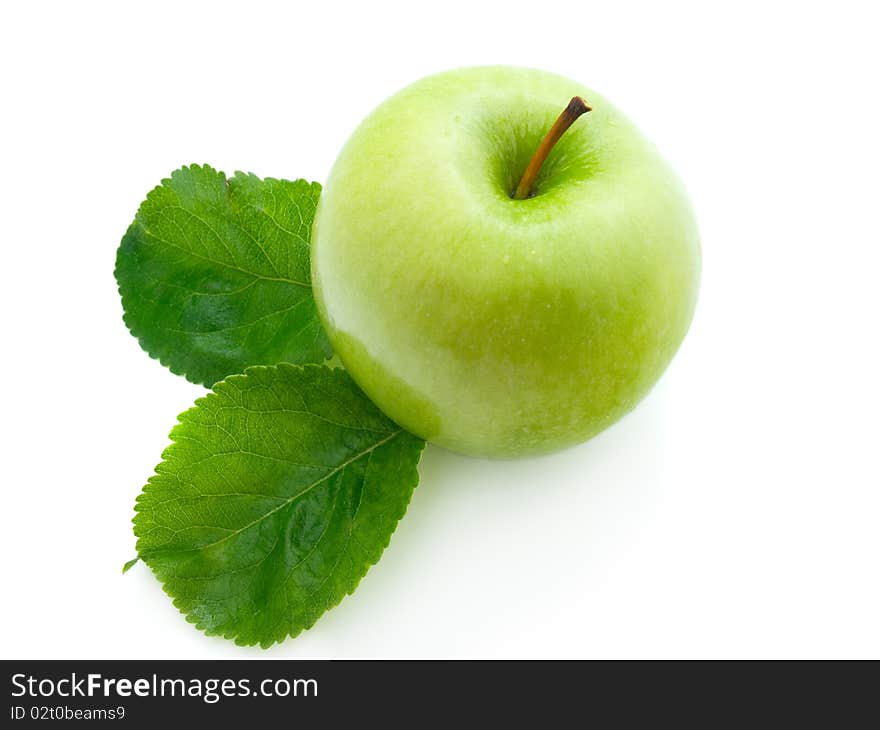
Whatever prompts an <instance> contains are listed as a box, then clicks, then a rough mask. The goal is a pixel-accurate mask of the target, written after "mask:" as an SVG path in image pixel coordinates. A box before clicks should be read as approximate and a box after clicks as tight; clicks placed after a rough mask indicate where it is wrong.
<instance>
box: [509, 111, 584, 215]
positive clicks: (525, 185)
mask: <svg viewBox="0 0 880 730" xmlns="http://www.w3.org/2000/svg"><path fill="white" fill-rule="evenodd" d="M591 109H592V107H590V105H589V104H587V102H586V101H585V100H584V99H582V98H581V97H579V96H575V97H574V98H572V100H571V101H570V102H568V106H567V107H565V110H564V111H563V112H562V114H560V115H559V117H557V119H556V121H555V122H553V126H552V127H550V131H549V132H547V134H546V136H545V137H544V139H542V140H541V144H539V145H538V149H536V150H535V154H534V155H532V160H531V162H529V166H528V167H527V168H526V171H525V172H524V173H523V176H522V178H521V179H520V181H519V185H517V186H516V192H515V193H514V194H513V199H514V200H525V199H526V198H528V197H529V196H530V195H531V194H532V187H533V186H534V184H535V180H537V179H538V173H539V172H540V171H541V165H543V164H544V160H546V159H547V155H549V154H550V150H552V149H553V145H555V144H556V143H557V142H558V141H559V138H560V137H561V136H562V135H563V134H565V130H566V129H568V128H569V127H570V126H571V125H572V124H574V123H575V120H576V119H577V118H578V117H579V116H580V115H581V114H585V113H586V112H588V111H591Z"/></svg>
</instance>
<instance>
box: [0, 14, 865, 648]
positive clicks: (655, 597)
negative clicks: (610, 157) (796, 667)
mask: <svg viewBox="0 0 880 730" xmlns="http://www.w3.org/2000/svg"><path fill="white" fill-rule="evenodd" d="M870 6H871V4H870V3H868V2H864V3H850V2H841V1H838V2H833V3H791V4H786V3H774V2H768V1H767V0H764V1H763V2H757V3H748V2H738V3H731V4H729V5H728V7H727V8H726V9H724V8H722V7H721V6H720V4H717V3H703V2H694V3H677V2H668V1H667V2H663V3H656V2H644V3H635V2H613V3H609V2H602V3H590V2H584V1H583V0H579V1H578V2H570V3H565V2H556V3H536V2H529V3H517V2H514V1H513V0H504V2H491V3H490V2H475V1H473V0H472V1H470V2H465V3H455V2H447V1H444V2H441V3H419V2H412V1H410V2H401V3H382V2H375V1H371V2H360V3H353V4H351V5H348V6H344V5H340V4H337V3H330V2H288V3H280V2H279V3H275V4H271V3H261V2H255V1H253V0H249V1H248V2H236V3H230V4H224V3H219V2H209V3H183V2H173V3H165V2H156V1H155V0H153V1H151V2H149V3H119V2H114V3H106V4H99V3H92V2H76V3H72V2H69V3H68V2H64V3H62V2H59V3H44V2H33V3H23V2H22V3H4V5H3V10H2V11H0V16H2V17H0V61H2V63H0V73H2V85H0V109H2V111H0V126H2V137H0V151H2V175H0V205H2V259H0V262H2V263H0V266H2V269H0V271H2V286H0V297H2V308H0V313H2V318H3V328H2V331H3V345H2V351H3V356H2V360H0V362H2V368H3V383H2V386H3V393H2V399H0V402H2V416H3V418H2V429H3V438H2V443H3V457H2V461H0V469H2V484H0V500H2V502H0V504H2V509H0V520H2V529H0V541H2V545H0V559H2V577H0V581H2V594H3V599H2V601H0V611H2V625H3V626H4V636H3V639H2V655H3V656H4V657H6V658H25V657H33V658H37V657H77V658H97V657H103V658H114V657H118V658H138V657H190V658H207V657H231V658H234V657H251V656H266V657H275V658H278V657H874V658H877V657H880V618H878V617H880V585H878V583H880V571H878V558H880V529H878V525H880V494H878V489H880V476H878V466H877V464H878V459H880V421H878V413H880V397H878V375H880V358H878V336H880V325H878V315H880V301H878V291H877V290H878V266H880V253H878V252H880V234H878V220H880V212H878V211H880V195H878V193H880V177H878V174H880V173H878V170H880V152H878V142H877V137H878V130H880V114H878V111H880V106H878V97H880V94H878V86H877V72H878V69H880V58H878V52H877V38H876V22H875V21H872V19H871V18H870V17H869V14H868V10H869V8H870ZM489 63H504V64H515V65H531V66H536V67H541V68H546V69H548V70H552V71H555V72H558V73H561V74H564V75H568V76H571V77H573V78H576V79H578V80H580V81H582V82H583V83H585V84H587V85H589V86H592V87H594V88H596V89H597V90H599V91H601V92H603V93H604V94H606V95H607V96H608V97H609V98H611V99H612V100H613V101H614V102H615V103H616V104H617V105H619V106H620V107H621V108H623V109H624V110H625V111H626V112H627V113H628V114H629V115H630V116H631V117H632V118H633V119H634V120H636V122H637V123H638V124H639V125H640V126H641V127H642V128H643V130H644V131H645V133H646V134H647V135H648V136H649V137H650V138H651V139H653V140H654V141H655V142H656V143H657V144H658V146H659V147H660V149H661V150H662V151H663V152H664V154H665V155H666V156H667V157H668V158H669V159H670V160H671V161H672V162H673V164H674V165H675V167H676V168H677V169H678V171H679V172H680V174H681V175H682V177H683V178H684V180H685V182H686V184H687V185H688V187H689V189H690V191H691V194H692V197H693V200H694V204H695V207H696V210H697V213H698V217H699V222H700V227H701V231H702V236H703V247H704V276H703V284H702V291H701V299H700V303H699V307H698V311H697V314H696V319H695V320H694V323H693V327H692V330H691V333H690V335H689V336H688V339H687V341H686V342H685V344H684V346H683V347H682V349H681V351H680V352H679V354H678V356H677V358H676V359H675V361H674V362H673V364H672V366H671V367H670V368H669V370H668V372H667V373H666V375H665V376H664V377H663V379H662V380H661V382H660V383H659V385H658V386H657V387H656V389H655V390H654V392H653V393H652V394H651V395H650V396H649V397H648V398H647V399H646V400H645V401H644V402H643V403H642V404H641V406H639V408H637V409H636V411H635V412H633V413H632V414H631V415H629V416H628V417H626V418H625V419H624V420H623V421H621V422H620V423H619V424H617V425H615V426H614V427H612V428H611V429H609V430H608V431H607V432H605V433H604V434H602V435H601V436H599V437H598V438H596V439H594V440H593V441H592V442H590V443H587V444H584V445H583V446H580V447H577V448H574V449H571V450H569V451H567V452H564V453H561V454H558V455H556V456H552V457H547V458H542V459H536V460H528V461H519V462H488V461H478V460H471V459H466V458H461V457H458V456H454V455H452V454H450V453H446V452H443V451H441V450H439V449H437V448H432V447H429V448H428V449H427V450H426V452H425V454H424V458H423V461H422V465H421V468H420V470H421V474H422V484H421V486H420V487H419V488H418V489H417V490H416V493H415V496H414V498H413V501H412V504H411V506H410V509H409V513H408V515H407V516H406V518H405V519H404V520H403V522H402V523H401V525H400V527H399V528H398V530H397V532H396V534H395V536H394V538H393V540H392V543H391V547H390V548H389V549H388V551H387V552H386V554H385V556H384V558H383V559H382V561H381V562H380V563H379V564H378V565H377V566H376V567H375V568H374V569H373V570H371V571H370V573H369V574H368V576H367V577H366V578H365V580H364V581H363V583H362V584H361V587H360V588H359V589H358V591H357V593H356V594H355V595H354V596H352V597H349V598H347V599H345V601H344V602H343V603H342V604H341V605H340V606H339V607H338V608H336V609H334V610H332V611H331V612H330V613H328V614H327V615H325V616H324V617H323V618H322V619H321V620H320V621H319V622H318V624H317V625H316V626H315V628H313V629H312V630H310V631H308V632H306V633H305V634H303V635H301V636H300V637H299V638H297V639H295V640H291V641H287V642H285V643H284V644H282V645H279V646H276V647H275V648H273V649H271V650H270V651H268V652H263V651H261V650H259V649H243V648H239V647H236V646H234V645H233V644H231V643H228V642H226V641H224V640H222V639H217V638H208V637H205V636H203V635H202V634H200V633H199V632H197V631H196V630H195V629H193V628H192V627H191V626H190V625H189V624H187V623H186V621H184V619H183V618H182V617H181V616H180V615H179V614H178V612H177V611H176V610H175V609H174V608H173V607H172V605H171V603H170V601H169V600H168V598H167V597H166V596H165V595H164V593H163V592H162V590H161V588H160V586H159V584H158V582H157V581H156V580H155V579H154V578H153V576H152V575H151V573H150V572H149V570H147V569H146V568H145V566H143V565H138V566H137V567H136V568H134V569H133V570H132V571H131V572H130V573H128V574H127V575H125V576H122V575H121V574H120V567H121V566H122V564H123V563H124V562H125V561H126V560H127V559H129V558H130V557H132V556H133V555H134V538H133V536H132V533H131V525H130V522H129V521H130V519H131V517H132V506H133V502H134V499H135V496H136V495H137V494H138V492H139V490H140V488H141V486H142V485H143V483H144V481H145V480H146V478H147V477H148V476H149V475H150V473H151V471H152V468H153V466H154V465H155V464H156V463H157V462H158V460H159V454H160V453H161V451H162V449H163V448H164V447H165V445H166V444H167V433H168V431H169V429H170V427H171V426H172V424H173V423H174V419H175V415H176V414H177V413H178V412H180V411H182V410H184V409H185V408H187V407H188V406H189V405H190V403H191V402H192V401H193V400H194V399H195V398H196V397H197V396H199V394H200V393H202V392H203V390H202V389H201V388H200V387H197V386H195V385H192V384H189V383H187V382H186V381H184V380H183V379H181V378H178V377H176V376H174V375H172V374H170V373H169V372H167V371H166V370H165V369H163V368H162V367H161V366H160V365H159V364H158V363H157V362H156V361H154V360H151V359H150V358H149V357H147V355H145V354H144V353H143V352H142V351H141V350H140V348H139V347H138V345H137V343H136V342H135V340H134V339H133V338H132V337H131V336H130V335H129V334H128V333H127V331H126V329H125V327H124V326H123V323H122V320H121V309H120V304H119V299H118V296H117V293H116V286H115V283H114V280H113V276H112V271H113V262H114V254H115V249H116V246H117V244H118V242H119V239H120V237H121V236H122V234H123V232H124V231H125V229H126V227H127V225H128V224H129V222H130V221H131V220H132V218H133V216H134V213H135V210H136V209H137V206H138V204H139V203H140V201H141V200H142V198H143V197H144V195H145V194H146V192H147V191H148V190H149V189H150V188H151V187H153V186H154V185H155V184H157V183H158V182H159V180H160V179H161V178H162V177H164V176H166V175H167V174H168V173H169V172H170V171H171V170H173V169H175V168H176V167H178V166H180V165H181V164H184V163H189V162H208V163H211V164H212V165H214V166H216V167H218V168H219V169H222V170H224V171H226V172H227V173H230V174H231V173H232V172H233V171H234V170H239V169H240V170H245V171H251V172H254V173H256V174H258V175H261V176H275V177H288V178H295V177H306V178H310V179H314V180H319V181H322V180H323V179H324V178H325V176H326V173H327V171H328V170H329V168H330V166H331V164H332V162H333V160H334V158H335V155H336V153H337V151H338V150H339V148H340V146H341V145H342V143H343V142H344V141H345V139H346V138H347V136H348V135H349V133H350V132H351V131H352V130H353V129H354V127H355V126H356V125H357V123H358V122H359V121H360V119H361V118H362V117H363V116H364V115H365V114H366V113H367V112H368V111H369V110H370V109H371V108H373V107H374V106H375V105H377V104H378V103H379V102H380V101H382V99H383V98H385V97H386V96H388V95H390V94H392V93H393V92H395V91H396V90H397V89H398V88H400V87H402V86H404V85H405V84H407V83H409V82H411V81H414V80H415V79H417V78H419V77H421V76H423V75H426V74H429V73H433V72H437V71H441V70H444V69H447V68H450V67H455V66H462V65H472V64H489Z"/></svg>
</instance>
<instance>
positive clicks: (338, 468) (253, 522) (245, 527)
mask: <svg viewBox="0 0 880 730" xmlns="http://www.w3.org/2000/svg"><path fill="white" fill-rule="evenodd" d="M402 432H403V429H400V428H399V429H397V430H396V431H392V432H391V433H390V434H389V435H388V436H386V437H385V438H383V439H382V440H381V441H377V442H376V443H374V444H372V445H371V446H370V447H369V448H366V449H364V450H363V451H361V452H359V453H357V454H355V455H354V456H352V457H350V458H349V459H347V460H346V461H344V462H342V463H341V464H339V465H338V466H336V467H334V468H333V469H331V470H330V471H329V472H327V473H326V474H325V475H324V476H322V477H321V478H320V479H318V480H316V481H314V482H312V483H311V484H309V485H308V486H307V487H306V488H305V489H303V490H302V491H300V492H297V493H296V494H294V495H293V496H291V497H289V498H288V499H286V500H285V501H284V502H282V503H281V504H279V505H278V506H277V507H275V508H273V509H271V510H269V511H268V512H266V514H264V515H260V516H259V517H257V518H256V519H255V520H251V521H250V522H248V523H247V524H246V525H242V526H241V527H239V528H238V529H237V530H235V531H234V532H230V533H229V534H228V535H225V536H224V537H221V538H220V539H219V540H215V541H214V542H210V543H208V544H207V545H199V546H198V547H192V548H185V549H182V550H173V552H175V553H187V552H196V551H199V550H208V549H209V548H213V547H216V546H217V545H220V544H221V543H224V542H226V541H227V540H229V539H231V538H233V537H235V536H236V535H240V534H241V533H242V532H244V531H245V530H249V529H250V528H251V527H253V526H254V525H258V524H260V523H261V522H262V521H263V520H265V519H267V518H269V517H271V516H272V515H273V514H275V513H276V512H280V511H281V510H283V509H284V508H285V507H288V506H289V505H290V504H292V503H293V502H295V501H296V500H297V499H299V498H300V497H303V496H305V495H306V494H308V493H309V492H311V491H312V490H313V489H314V488H315V487H317V486H318V485H320V484H323V483H324V482H326V481H327V480H328V479H331V478H332V477H334V476H335V475H336V474H339V472H341V471H343V470H344V469H345V468H346V467H347V466H350V465H351V464H353V463H354V462H356V461H357V460H358V459H362V458H363V457H364V456H367V455H368V454H371V453H372V452H373V451H375V450H376V449H378V448H379V447H380V446H382V445H384V444H386V443H388V442H389V441H390V440H391V439H393V438H394V437H395V436H398V435H400V434H401V433H402ZM151 552H152V553H154V555H155V553H160V552H164V551H163V550H162V549H161V548H159V549H157V550H150V549H147V550H146V553H147V555H146V556H145V555H143V554H142V553H141V554H140V557H141V558H142V559H143V560H144V561H147V560H148V559H149V557H150V556H149V554H150V553H151Z"/></svg>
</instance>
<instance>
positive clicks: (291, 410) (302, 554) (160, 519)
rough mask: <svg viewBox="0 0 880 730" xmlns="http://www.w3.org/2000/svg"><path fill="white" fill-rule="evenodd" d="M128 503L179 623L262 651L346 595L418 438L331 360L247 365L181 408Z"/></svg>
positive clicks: (142, 548)
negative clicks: (150, 471) (158, 457)
mask: <svg viewBox="0 0 880 730" xmlns="http://www.w3.org/2000/svg"><path fill="white" fill-rule="evenodd" d="M178 420H179V421H180V423H179V424H178V425H177V426H175V427H174V429H173V430H172V431H171V439H172V441H173V444H172V445H171V446H169V447H168V449H166V451H165V453H164V454H163V455H162V457H163V461H162V463H161V464H159V466H157V467H156V474H155V475H154V476H153V477H151V478H150V480H149V482H148V484H147V485H146V486H145V487H144V490H143V492H142V493H141V495H140V496H139V497H138V499H137V504H136V507H135V510H136V516H135V518H134V526H135V527H134V532H135V535H136V536H137V537H138V541H137V551H138V555H139V556H140V558H141V559H142V560H143V561H144V562H146V563H147V565H149V566H150V568H151V569H152V570H153V572H154V573H155V574H156V576H157V577H158V578H159V580H160V581H162V583H163V584H164V587H165V590H166V592H167V593H168V594H169V595H170V596H171V597H172V598H173V599H174V605H175V606H177V608H179V609H180V610H181V611H182V612H183V613H184V614H186V617H187V620H188V621H190V622H191V623H194V624H195V625H196V627H198V628H199V629H201V630H202V631H204V632H206V633H207V634H211V635H220V636H224V637H226V638H229V639H235V641H236V643H238V644H260V645H262V646H263V647H267V646H269V645H271V644H273V643H275V642H278V641H281V640H283V639H284V638H285V637H287V636H296V635H297V634H298V633H300V632H301V631H302V630H304V629H307V628H309V627H310V626H312V624H314V623H315V621H316V620H317V619H318V617H319V616H320V615H321V614H322V613H324V611H327V610H328V609H330V608H332V607H333V606H335V605H336V604H337V603H339V601H341V600H342V598H344V597H345V595H346V594H348V593H351V592H352V591H353V590H354V589H355V587H356V586H357V584H358V582H359V581H360V579H361V578H362V577H363V576H364V574H365V573H366V572H367V570H368V568H369V567H370V566H371V565H373V564H374V563H375V562H376V561H377V560H378V559H379V557H380V555H381V554H382V551H383V550H384V549H385V547H386V546H387V545H388V542H389V540H390V538H391V534H392V533H393V532H394V529H395V527H396V526H397V523H398V521H399V520H400V518H401V517H403V515H404V513H405V512H406V507H407V505H408V504H409V500H410V497H411V495H412V492H413V489H415V486H416V484H417V483H418V472H417V470H416V466H417V464H418V461H419V456H420V454H421V450H422V448H423V447H424V442H423V441H421V440H419V439H417V438H416V437H415V436H412V435H410V434H409V433H407V432H406V431H404V430H402V429H401V428H400V427H399V426H397V425H396V424H394V423H393V422H392V421H390V420H389V419H388V418H387V417H386V416H385V415H383V414H382V412H381V411H379V409H378V408H376V406H375V405H373V403H372V402H371V401H370V400H369V399H368V398H367V397H366V396H365V395H364V394H363V393H362V392H361V391H360V390H359V389H358V387H357V386H356V385H355V384H354V382H353V381H352V380H351V378H350V376H349V375H348V374H347V373H346V372H345V371H344V370H339V369H332V368H329V367H326V366H314V365H312V366H305V367H295V366H292V365H283V364H282V365H278V366H277V367H256V368H250V369H249V370H248V371H247V372H246V373H245V374H244V375H236V376H233V377H231V378H228V379H226V380H224V381H223V382H220V383H217V385H215V386H214V391H213V392H212V393H210V394H208V395H207V396H206V397H205V398H201V399H199V400H198V401H196V405H195V407H193V408H192V409H190V410H188V411H186V412H185V413H183V414H182V415H181V416H180V417H179V419H178Z"/></svg>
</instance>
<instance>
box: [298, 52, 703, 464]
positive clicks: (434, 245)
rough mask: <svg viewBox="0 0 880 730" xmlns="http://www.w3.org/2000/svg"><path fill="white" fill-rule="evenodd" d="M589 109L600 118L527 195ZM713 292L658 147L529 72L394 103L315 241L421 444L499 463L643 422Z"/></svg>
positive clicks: (333, 318)
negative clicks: (650, 397)
mask: <svg viewBox="0 0 880 730" xmlns="http://www.w3.org/2000/svg"><path fill="white" fill-rule="evenodd" d="M574 96H580V97H583V98H584V99H586V100H587V102H588V103H589V104H590V106H591V107H592V111H590V112H589V113H588V114H586V115H584V116H582V117H581V118H580V119H578V120H577V121H576V122H575V123H573V124H572V126H571V128H570V129H569V130H568V131H567V132H566V133H565V134H564V135H562V136H561V138H559V139H558V142H556V144H555V146H553V145H552V144H551V145H550V146H551V147H552V149H551V150H550V152H549V155H548V156H546V159H544V160H543V161H541V160H539V161H538V170H539V171H538V172H537V177H536V178H535V179H534V180H533V182H531V183H530V184H529V185H528V186H527V188H528V189H527V190H526V193H528V197H524V199H516V198H515V193H516V191H517V188H518V187H520V183H521V179H522V178H523V177H524V171H525V170H526V168H527V167H530V168H532V167H534V165H530V164H529V163H530V161H531V160H532V159H533V157H537V156H538V155H536V150H538V149H539V147H540V146H542V140H544V138H545V135H547V133H548V130H550V129H551V128H556V127H554V121H557V125H556V126H557V127H558V120H557V117H558V116H559V114H560V111H562V110H563V108H565V107H566V104H567V103H568V101H569V99H571V98H572V97H574ZM573 103H574V100H573ZM569 121H571V120H569ZM557 131H558V129H557ZM557 136H558V135H557ZM544 146H545V147H547V144H546V143H545V145H544ZM545 152H546V150H545ZM699 279H700V245H699V239H698V232H697V226H696V223H695V220H694V215H693V211H692V209H691V205H690V203H689V201H688V197H687V194H686V192H685V190H684V188H683V186H682V184H681V183H680V181H679V179H678V178H677V176H676V175H675V173H674V172H673V170H672V169H671V168H670V166H669V165H668V164H667V163H666V162H665V161H664V160H663V158H662V157H661V156H660V155H659V154H658V152H657V150H656V148H655V147H654V146H653V145H652V144H651V143H650V142H649V141H648V140H647V139H645V138H644V137H643V136H642V134H641V133H640V132H639V130H638V129H637V128H636V127H635V126H634V125H633V124H632V122H630V121H629V120H628V119H627V118H626V117H625V116H624V115H623V114H622V113H621V112H619V111H618V110H617V109H615V108H614V107H613V106H612V105H611V104H610V103H608V102H607V101H606V100H605V99H604V98H603V97H601V96H600V95H599V94H597V93H595V92H594V91H591V90H590V89H587V88H585V87H584V86H582V85H580V84H579V83H576V82H574V81H571V80H569V79H566V78H563V77H560V76H556V75H553V74H550V73H546V72H543V71H537V70H531V69H524V68H509V67H488V68H466V69H459V70H454V71H449V72H447V73H442V74H439V75H436V76H431V77H429V78H426V79H423V80H421V81H419V82H417V83H415V84H413V85H411V86H409V87H407V88H406V89H404V90H402V91H401V92H399V93H398V94H396V95H395V96H393V97H391V98H390V99H388V100H387V101H385V102H384V103H383V104H382V105H381V106H379V107H378V108H377V109H376V110H375V111H373V112H372V113H371V114H370V115H369V116H368V117H367V118H366V119H365V120H364V121H363V123H362V124H361V125H360V126H359V127H358V129H357V130H356V131H355V132H354V134H353V135H352V137H351V139H349V141H348V143H347V144H346V145H345V147H344V148H343V150H342V152H341V153H340V155H339V158H338V159H337V161H336V163H335V164H334V166H333V169H332V171H331V173H330V176H329V179H328V180H327V184H326V186H325V187H324V191H323V193H322V195H321V199H320V203H319V206H318V211H317V214H316V218H315V227H314V231H313V236H312V281H313V286H314V291H315V297H316V300H317V303H318V311H319V314H320V317H321V320H322V322H323V324H324V326H325V328H326V330H327V333H328V335H329V337H330V341H331V343H332V344H333V347H334V348H335V350H336V353H337V354H338V355H339V358H340V359H341V361H342V363H343V364H344V365H345V368H346V369H347V370H348V371H349V372H350V373H351V376H352V377H353V378H354V379H355V381H356V382H357V383H358V384H359V385H360V386H361V388H363V390H364V391H365V392H366V393H367V395H368V396H369V397H370V398H372V399H373V400H374V401H375V403H376V404H377V405H378V406H379V407H380V408H381V409H382V410H383V411H385V413H387V414H388V415H389V416H390V417H391V418H392V419H394V420H395V421H396V422H397V423H399V424H400V425H401V426H403V427H404V428H406V429H407V430H409V431H411V432H412V433H414V434H417V435H418V436H421V437H423V438H425V439H427V440H429V441H432V442H434V443H436V444H439V445H440V446H444V447H446V448H448V449H451V450H453V451H458V452H462V453H466V454H473V455H480V456H493V457H511V456H519V455H526V454H538V453H546V452H550V451H554V450H557V449H560V448H563V447H566V446H569V445H571V444H575V443H578V442H581V441H584V440H586V439H588V438H590V437H591V436H593V435H595V434H597V433H598V432H600V431H601V430H602V429H604V428H606V427H607V426H608V425H610V424H612V423H614V421H616V420H617V419H619V418H620V417H621V416H622V415H624V414H625V413H627V412H628V411H629V410H631V409H632V408H633V407H634V406H635V405H636V404H637V403H638V402H639V400H640V399H641V398H643V397H644V396H645V394H646V393H647V392H648V391H649V390H650V388H651V386H652V385H653V384H654V383H655V382H656V381H657V379H658V378H659V377H660V375H661V374H662V373H663V371H664V369H665V368H666V366H667V365H668V364H669V362H670V360H671V359H672V357H673V355H674V354H675V352H676V350H677V349H678V347H679V345H680V344H681V341H682V339H683V338H684V336H685V333H686V332H687V329H688V326H689V324H690V321H691V317H692V316H693V312H694V306H695V303H696V299H697V291H698V288H699Z"/></svg>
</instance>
